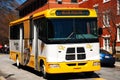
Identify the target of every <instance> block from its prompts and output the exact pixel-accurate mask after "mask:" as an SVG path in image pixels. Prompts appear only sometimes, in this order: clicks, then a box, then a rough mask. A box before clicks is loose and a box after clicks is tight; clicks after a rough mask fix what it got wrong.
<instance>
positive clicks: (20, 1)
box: [16, 0, 26, 4]
mask: <svg viewBox="0 0 120 80" xmlns="http://www.w3.org/2000/svg"><path fill="white" fill-rule="evenodd" d="M16 1H17V2H18V3H19V4H22V3H23V2H25V1H26V0H16Z"/></svg>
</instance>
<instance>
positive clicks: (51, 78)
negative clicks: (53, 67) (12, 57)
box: [13, 64, 100, 80]
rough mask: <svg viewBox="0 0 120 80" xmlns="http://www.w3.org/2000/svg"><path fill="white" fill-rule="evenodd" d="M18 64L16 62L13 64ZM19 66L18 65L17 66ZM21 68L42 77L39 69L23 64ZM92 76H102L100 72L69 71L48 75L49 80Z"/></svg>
mask: <svg viewBox="0 0 120 80" xmlns="http://www.w3.org/2000/svg"><path fill="white" fill-rule="evenodd" d="M13 65H14V66H16V64H13ZM16 67H17V66H16ZM20 69H23V70H25V71H28V72H31V73H33V74H35V75H37V76H40V77H42V73H41V72H39V71H36V70H34V69H33V68H30V67H28V66H21V68H20ZM90 78H100V77H99V74H96V73H93V74H90V75H88V74H87V75H86V73H68V74H54V75H50V74H49V76H48V78H47V80H69V79H71V80H74V79H90Z"/></svg>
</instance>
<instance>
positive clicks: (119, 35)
mask: <svg viewBox="0 0 120 80" xmlns="http://www.w3.org/2000/svg"><path fill="white" fill-rule="evenodd" d="M117 41H120V26H118V28H117Z"/></svg>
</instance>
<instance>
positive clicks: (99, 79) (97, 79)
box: [93, 78, 106, 80]
mask: <svg viewBox="0 0 120 80" xmlns="http://www.w3.org/2000/svg"><path fill="white" fill-rule="evenodd" d="M93 80H106V79H104V78H94V79H93Z"/></svg>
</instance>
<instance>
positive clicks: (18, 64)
mask: <svg viewBox="0 0 120 80" xmlns="http://www.w3.org/2000/svg"><path fill="white" fill-rule="evenodd" d="M16 66H17V68H20V62H19V59H18V57H17V58H16Z"/></svg>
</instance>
